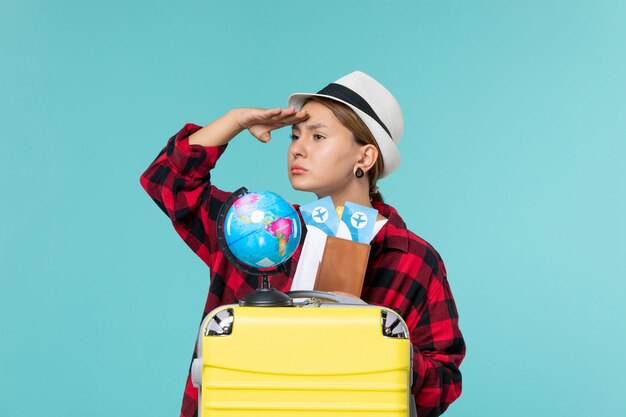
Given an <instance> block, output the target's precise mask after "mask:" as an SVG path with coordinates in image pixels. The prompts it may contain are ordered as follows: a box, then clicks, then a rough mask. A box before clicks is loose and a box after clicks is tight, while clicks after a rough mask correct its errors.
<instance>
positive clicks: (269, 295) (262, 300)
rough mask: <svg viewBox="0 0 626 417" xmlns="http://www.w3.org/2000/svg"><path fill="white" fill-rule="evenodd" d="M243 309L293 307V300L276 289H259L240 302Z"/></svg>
mask: <svg viewBox="0 0 626 417" xmlns="http://www.w3.org/2000/svg"><path fill="white" fill-rule="evenodd" d="M239 305H240V306H242V307H293V300H292V299H291V297H289V296H288V295H287V294H285V293H284V292H281V291H278V290H277V289H276V288H258V289H257V290H256V291H254V292H251V293H250V294H248V295H246V296H245V297H244V298H242V299H241V300H239Z"/></svg>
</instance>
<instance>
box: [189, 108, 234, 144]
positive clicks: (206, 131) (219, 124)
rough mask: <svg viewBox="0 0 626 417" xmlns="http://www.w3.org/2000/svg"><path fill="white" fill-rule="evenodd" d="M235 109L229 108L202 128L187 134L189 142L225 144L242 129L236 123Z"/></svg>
mask: <svg viewBox="0 0 626 417" xmlns="http://www.w3.org/2000/svg"><path fill="white" fill-rule="evenodd" d="M236 111H237V109H233V110H229V111H228V112H227V113H226V114H225V115H223V116H222V117H220V118H218V119H216V120H214V121H212V122H211V123H209V124H208V125H206V126H205V127H203V128H202V129H200V130H198V131H197V132H195V133H194V134H192V135H191V136H189V143H190V144H192V145H202V146H221V145H225V144H227V143H228V142H230V140H231V139H232V138H234V137H235V136H237V135H238V134H239V133H241V131H243V130H244V128H242V127H241V126H239V124H238V123H237V119H236Z"/></svg>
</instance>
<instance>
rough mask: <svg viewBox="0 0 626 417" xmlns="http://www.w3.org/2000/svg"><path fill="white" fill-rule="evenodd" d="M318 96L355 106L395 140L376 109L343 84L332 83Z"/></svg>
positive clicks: (319, 92)
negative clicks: (329, 97) (321, 95)
mask: <svg viewBox="0 0 626 417" xmlns="http://www.w3.org/2000/svg"><path fill="white" fill-rule="evenodd" d="M317 94H323V95H326V96H331V97H335V98H337V99H339V100H341V101H345V102H346V103H348V104H351V105H353V106H354V107H356V108H357V109H359V110H361V111H362V112H363V113H365V114H367V115H368V116H369V117H371V118H372V119H374V120H376V122H377V123H378V124H379V125H380V127H382V128H383V129H385V132H387V134H388V135H389V137H390V138H391V139H392V140H393V137H392V136H391V133H389V129H387V126H385V124H384V123H383V122H382V121H381V120H380V118H379V117H378V115H377V114H376V112H375V111H374V109H372V107H371V106H370V105H369V103H368V102H367V101H366V100H365V99H364V98H363V97H361V96H360V95H359V94H357V93H356V92H355V91H353V90H351V89H349V88H348V87H346V86H344V85H341V84H335V83H330V84H328V85H327V86H326V87H324V88H322V89H321V90H320V91H318V92H317Z"/></svg>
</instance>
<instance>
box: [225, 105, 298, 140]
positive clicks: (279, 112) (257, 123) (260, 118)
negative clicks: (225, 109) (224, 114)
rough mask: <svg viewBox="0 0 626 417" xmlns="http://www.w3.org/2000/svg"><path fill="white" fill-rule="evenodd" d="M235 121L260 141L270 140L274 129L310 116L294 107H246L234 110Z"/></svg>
mask: <svg viewBox="0 0 626 417" xmlns="http://www.w3.org/2000/svg"><path fill="white" fill-rule="evenodd" d="M232 112H233V115H234V117H235V122H236V123H237V125H238V126H239V127H240V128H242V129H247V130H248V131H249V132H250V134H251V135H252V136H254V137H255V138H257V139H258V140H259V141H261V142H264V143H267V142H269V141H270V139H271V138H272V137H271V134H270V132H271V131H272V130H276V129H280V128H281V127H285V126H288V125H293V124H296V123H299V122H301V121H303V120H306V119H308V118H309V114H308V113H307V112H306V111H302V110H301V111H299V112H296V110H295V109H294V108H293V107H290V108H287V109H281V108H276V109H261V108H253V107H244V108H238V109H234V110H232Z"/></svg>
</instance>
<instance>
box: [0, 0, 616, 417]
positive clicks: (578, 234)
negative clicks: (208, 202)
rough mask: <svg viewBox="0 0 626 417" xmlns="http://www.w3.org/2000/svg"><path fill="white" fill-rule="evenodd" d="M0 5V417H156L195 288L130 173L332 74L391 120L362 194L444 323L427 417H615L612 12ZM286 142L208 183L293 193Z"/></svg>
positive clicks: (231, 159) (553, 6) (164, 223)
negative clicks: (448, 371)
mask: <svg viewBox="0 0 626 417" xmlns="http://www.w3.org/2000/svg"><path fill="white" fill-rule="evenodd" d="M0 5H1V6H0V47H1V49H0V50H1V51H2V55H1V56H2V65H1V66H0V97H1V98H0V117H1V123H0V141H1V142H0V143H1V146H2V147H1V152H0V170H1V175H0V199H1V200H0V201H1V203H0V221H1V230H0V277H1V281H0V282H1V284H0V320H1V327H0V335H1V336H0V337H1V338H2V342H1V343H0V404H1V405H0V408H1V410H2V411H1V414H2V415H7V416H8V415H11V416H13V417H17V416H31V415H33V414H34V413H35V412H37V411H42V412H45V414H46V415H51V416H67V417H70V416H83V415H90V416H141V415H150V416H173V415H177V413H178V411H179V406H180V398H181V395H182V387H183V382H184V377H185V374H186V372H187V366H188V360H189V357H190V355H191V352H192V348H193V341H194V338H195V333H196V329H197V326H198V324H199V320H200V315H201V312H202V308H203V304H204V297H205V294H206V291H207V288H208V283H209V282H208V272H207V269H206V267H205V265H204V264H203V263H202V262H201V261H200V260H198V259H197V258H196V257H195V255H194V254H193V253H192V252H191V251H190V250H189V249H188V248H187V247H186V246H185V245H184V244H183V243H182V241H181V240H180V239H179V237H178V236H177V235H176V234H175V232H174V231H173V229H172V227H171V225H170V224H169V222H168V220H167V218H166V217H165V216H164V215H163V214H162V213H161V211H160V210H159V209H158V208H157V206H156V205H154V204H153V203H152V202H151V200H150V199H149V198H148V197H147V196H146V195H145V194H144V192H143V190H142V189H141V188H140V186H139V181H138V178H139V175H140V174H141V172H143V170H144V169H145V168H146V167H147V166H148V164H149V163H150V162H151V161H152V159H153V158H154V157H155V156H156V154H157V152H158V151H159V150H160V149H161V148H162V146H163V145H164V144H165V141H166V140H167V139H168V138H169V137H170V136H171V135H172V134H174V133H175V132H176V131H177V130H178V129H179V128H180V127H181V126H182V125H183V124H184V123H185V122H188V121H192V122H195V123H198V124H206V123H208V122H209V121H211V120H213V119H214V118H216V117H218V116H220V115H221V114H223V113H224V112H225V111H227V110H228V109H230V108H233V107H237V106H260V107H275V106H284V105H286V99H287V96H288V95H289V94H290V93H292V92H296V91H316V90H317V89H319V88H321V87H322V86H324V85H326V84H327V83H328V82H331V81H334V80H335V79H337V78H339V77H340V76H342V75H344V74H346V73H348V72H350V71H352V70H355V69H361V70H363V71H365V72H368V73H370V74H372V75H373V76H374V77H376V78H377V79H379V80H380V81H381V82H382V83H383V84H385V85H386V86H387V87H388V88H389V89H390V90H391V91H393V92H394V93H395V95H396V97H397V98H398V100H399V101H400V103H401V105H402V107H403V111H404V115H405V120H406V129H405V134H404V137H403V140H402V142H401V143H400V150H401V154H402V159H403V164H402V166H401V167H400V169H399V170H398V171H397V172H396V173H395V174H394V175H393V176H392V177H389V178H387V179H385V180H383V181H381V182H380V187H381V190H382V192H383V195H384V196H385V198H386V199H387V201H389V202H390V203H392V204H394V205H395V206H396V207H397V208H398V210H399V211H400V213H401V214H402V215H403V216H404V218H405V219H406V221H407V223H408V225H409V226H410V228H411V229H412V230H414V231H415V232H416V233H418V234H419V235H421V236H422V237H424V238H425V239H427V240H428V241H430V242H431V243H432V244H433V245H434V246H435V247H436V248H437V249H438V251H439V252H440V253H441V254H442V256H443V258H444V260H445V262H446V265H447V269H448V274H449V280H450V282H451V285H452V289H453V292H454V295H455V297H456V301H457V304H458V308H459V310H460V313H461V327H462V330H463V332H464V335H465V337H466V340H467V345H468V354H467V358H466V360H465V362H464V363H463V366H462V371H463V373H464V392H463V395H462V397H461V398H460V399H459V400H458V401H457V402H456V403H455V404H453V405H452V406H451V408H450V411H449V412H448V413H447V415H448V416H451V417H452V416H494V417H495V416H498V417H500V416H561V415H562V416H592V415H618V414H622V413H623V407H622V405H623V403H622V401H621V400H620V399H619V398H620V397H621V395H622V394H623V393H622V391H623V388H624V382H623V376H624V373H625V371H626V364H625V361H624V359H623V356H624V350H625V348H626V331H625V330H626V326H625V324H624V319H625V318H626V307H625V306H624V295H625V293H626V291H625V289H626V286H625V285H624V279H625V278H626V256H625V255H626V244H625V239H624V235H625V233H626V221H625V220H624V213H625V212H626V191H625V187H624V180H625V179H626V175H625V174H626V172H625V171H626V170H625V168H624V163H623V161H622V160H623V159H624V155H625V153H626V145H625V141H624V139H625V132H626V126H625V120H626V117H624V113H625V109H626V77H625V76H624V74H626V54H625V53H624V51H625V50H626V26H625V25H624V21H625V20H626V3H625V2H623V1H618V0H616V1H602V0H597V1H573V0H563V1H546V0H542V1H523V2H521V1H520V2H513V1H460V0H459V1H445V0H439V1H434V0H433V1H424V0H422V1H408V0H407V1H387V2H383V1H378V2H374V1H363V0H358V1H343V2H335V1H315V2H292V1H273V2H252V1H236V2H230V3H228V4H227V2H211V1H184V2H171V1H161V0H153V1H132V2H128V1H124V2H123V1H106V2H84V1H57V2H50V1H47V2H46V1H26V0H20V1H16V0H14V1H7V0H3V1H2V2H0ZM288 133H289V132H287V130H282V131H278V132H276V133H275V135H274V139H273V141H272V142H270V143H269V144H268V145H263V144H261V143H257V142H256V141H255V140H254V139H253V138H252V137H251V136H250V135H249V134H247V133H245V134H242V135H241V137H239V138H237V139H236V140H235V141H234V142H232V146H230V148H229V150H228V152H227V153H226V154H225V156H224V157H223V158H222V160H220V163H219V164H218V168H217V170H216V171H215V175H214V179H215V182H216V183H217V184H219V185H220V186H221V187H222V188H225V189H235V188H236V187H239V186H241V185H246V186H247V187H248V188H249V189H271V190H273V191H276V192H278V193H280V194H283V195H284V196H285V197H286V198H287V199H289V200H290V201H292V202H301V203H306V202H309V201H312V200H314V197H313V196H312V195H307V194H300V193H296V192H295V191H293V190H291V188H290V185H289V182H288V179H287V175H286V166H285V159H286V148H287V143H288Z"/></svg>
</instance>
